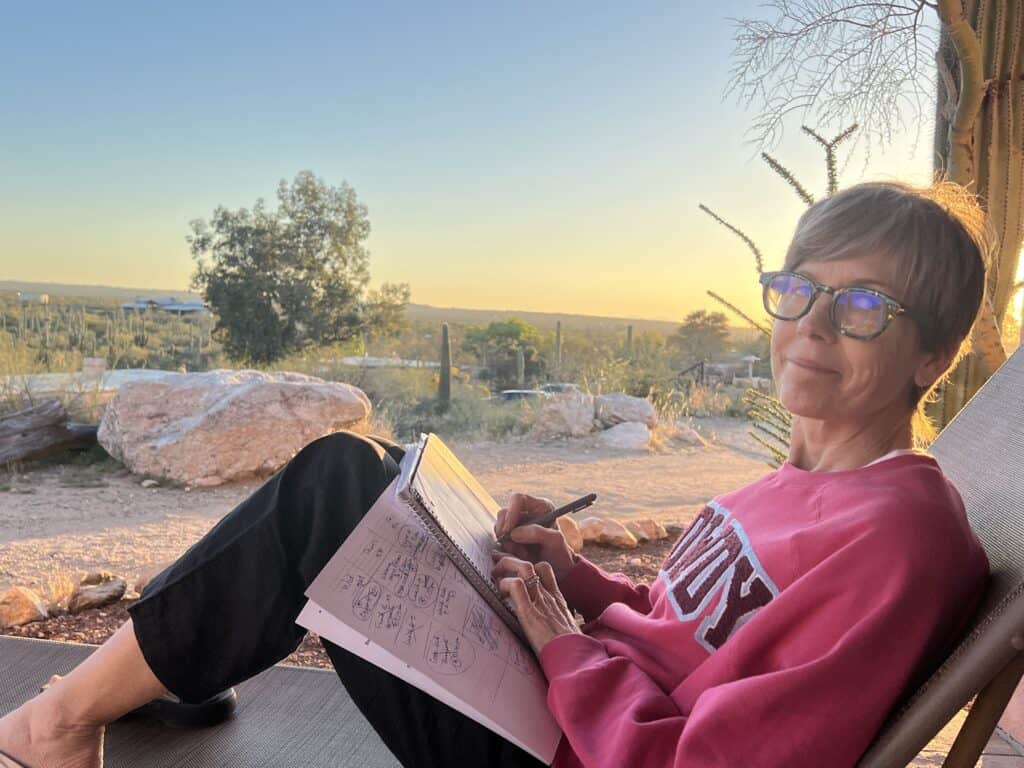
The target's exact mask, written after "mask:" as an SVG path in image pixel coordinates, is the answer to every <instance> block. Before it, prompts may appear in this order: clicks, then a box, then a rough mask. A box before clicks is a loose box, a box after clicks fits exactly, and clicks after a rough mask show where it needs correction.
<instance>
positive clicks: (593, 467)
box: [0, 419, 769, 589]
mask: <svg viewBox="0 0 1024 768" xmlns="http://www.w3.org/2000/svg"><path fill="white" fill-rule="evenodd" d="M695 426H696V427H697V428H698V430H699V431H700V432H701V433H702V434H704V435H705V436H706V437H708V438H709V439H710V445H709V446H708V447H706V448H692V447H687V448H675V449H671V450H666V451H664V452H646V451H644V452H622V451H615V450H610V449H606V448H601V447H598V446H597V445H596V443H595V441H594V440H593V439H581V440H571V441H564V442H555V443H550V444H543V445H538V444H536V443H531V442H507V443H460V442H454V444H453V447H454V448H455V451H456V453H457V454H458V455H459V456H460V458H462V459H463V461H464V462H465V463H466V465H467V466H468V467H469V469H470V470H471V471H472V472H473V473H474V474H475V475H476V476H477V477H478V478H479V479H480V481H481V483H482V484H483V485H484V486H485V487H486V488H487V489H488V490H489V491H490V492H491V493H492V494H493V495H494V497H495V498H496V499H498V500H499V501H504V499H506V498H507V496H508V494H509V493H511V492H512V491H516V490H523V491H530V492H534V493H536V494H538V495H546V496H549V497H550V498H552V499H553V500H555V501H556V502H560V501H565V500H568V499H570V498H572V497H574V496H578V495H582V494H583V493H587V492H590V491H594V492H595V493H597V494H598V496H599V501H598V505H596V506H595V507H594V509H593V513H594V514H609V515H617V516H624V515H636V516H640V515H651V516H654V517H657V518H659V519H661V520H664V521H666V522H677V523H684V522H686V521H688V520H689V519H690V517H691V516H692V515H693V513H694V511H695V509H696V508H697V507H699V505H700V504H702V503H703V502H704V501H706V500H707V499H708V498H710V497H711V496H714V495H715V494H717V493H721V492H724V491H727V490H731V489H732V488H737V487H739V486H741V485H743V484H745V483H748V482H750V481H752V480H754V479H756V478H758V477H760V476H761V475H763V474H764V473H765V472H767V471H769V467H768V465H767V464H766V463H765V454H764V452H763V450H761V449H760V448H759V446H758V445H757V443H755V442H754V441H753V440H751V439H750V438H749V437H748V436H747V434H746V433H747V426H746V423H745V422H744V421H742V420H738V419H708V420H703V421H699V422H696V423H695ZM139 480H140V478H138V477H135V476H133V475H131V474H128V473H126V472H124V471H123V470H122V471H115V472H110V471H109V467H107V471H104V470H103V468H102V467H100V468H98V469H97V468H94V467H92V466H89V467H84V468H83V467H76V466H74V465H59V466H49V467H44V468H41V469H37V470H34V471H32V472H30V473H29V474H27V475H19V476H17V477H15V478H14V481H13V482H11V483H10V485H11V488H10V490H7V491H5V492H2V493H0V589H4V588H6V587H8V586H10V585H11V584H19V585H23V586H33V587H38V588H45V587H46V586H47V583H48V581H49V580H50V579H52V578H53V577H55V576H56V575H59V574H67V575H70V576H75V575H76V574H79V573H81V572H83V571H86V570H95V569H100V568H102V569H106V570H110V571H113V572H114V573H117V574H119V575H123V576H126V577H128V578H129V580H130V581H129V583H131V582H132V581H134V579H135V578H136V577H137V576H138V575H139V574H140V573H142V572H144V571H146V570H149V569H151V568H153V567H154V566H158V565H162V564H164V563H166V562H169V561H170V560H173V559H174V558H175V557H177V556H178V555H179V554H180V553H181V552H183V551H184V550H185V549H186V548H187V547H188V546H189V545H190V544H191V543H192V542H193V541H195V540H196V539H198V538H199V537H200V536H202V535H203V534H204V533H205V532H206V531H207V530H209V528H210V527H212V526H213V525H214V523H216V522H217V520H218V519H220V518H221V517H222V516H223V515H224V514H226V513H227V512H229V511H231V509H232V508H233V507H234V506H235V505H236V504H237V503H238V502H240V501H241V500H242V499H244V498H245V497H246V496H248V495H249V494H250V493H252V491H253V490H254V489H255V488H256V485H254V484H244V485H232V486H226V487H221V488H214V489H195V490H186V489H183V488H166V487H157V488H142V487H141V486H140V484H139Z"/></svg>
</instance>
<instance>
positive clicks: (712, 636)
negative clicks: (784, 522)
mask: <svg viewBox="0 0 1024 768" xmlns="http://www.w3.org/2000/svg"><path fill="white" fill-rule="evenodd" d="M658 576H659V578H661V579H662V580H663V581H664V582H665V585H666V592H667V593H668V599H669V603H670V604H671V605H672V607H673V609H674V610H675V613H676V617H677V618H678V619H679V620H680V621H693V620H695V619H697V618H699V617H700V616H701V615H703V614H704V613H705V611H706V610H707V608H708V606H709V605H710V604H711V603H712V601H717V602H716V604H715V607H714V609H713V610H711V611H710V612H709V613H707V615H706V616H705V617H704V620H703V621H701V622H700V625H699V626H698V627H697V631H696V632H695V634H694V639H695V640H696V641H697V643H699V644H700V645H701V646H702V647H703V648H704V649H705V650H707V651H708V653H713V652H714V651H716V650H717V649H719V648H721V647H722V645H723V644H724V643H725V641H726V640H728V639H729V637H730V636H731V635H732V633H733V632H735V631H736V630H737V629H739V628H740V627H741V626H743V625H744V624H745V623H746V622H748V621H750V619H752V618H753V617H754V614H756V613H757V611H758V610H759V609H761V608H762V607H764V606H765V605H768V603H769V602H771V600H772V598H774V597H775V596H776V595H778V594H779V590H778V588H777V587H776V586H775V584H774V582H772V580H771V579H770V578H769V577H768V573H767V572H766V571H765V569H764V567H763V566H762V565H761V562H760V560H758V559H757V554H756V553H755V552H754V550H753V548H752V547H751V546H750V539H749V538H748V537H747V534H746V532H745V531H744V530H743V526H742V525H740V522H739V521H738V520H736V519H734V518H732V517H731V513H730V511H729V510H728V509H726V508H725V507H723V506H722V505H721V504H718V503H717V502H715V501H711V502H709V503H708V504H707V506H705V507H704V509H703V510H701V512H700V514H698V515H697V518H696V519H695V520H694V521H693V523H692V525H690V527H689V529H687V531H686V533H685V534H683V536H682V537H681V538H680V539H679V541H678V542H676V545H675V546H674V547H673V548H672V551H671V552H670V553H669V556H668V558H667V559H666V560H665V564H664V565H663V566H662V569H661V571H660V572H659V573H658Z"/></svg>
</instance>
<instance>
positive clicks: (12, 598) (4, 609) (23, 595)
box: [0, 587, 50, 629]
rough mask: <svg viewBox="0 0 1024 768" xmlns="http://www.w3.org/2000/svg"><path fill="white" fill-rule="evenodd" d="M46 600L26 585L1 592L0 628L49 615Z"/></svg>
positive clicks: (41, 618)
mask: <svg viewBox="0 0 1024 768" xmlns="http://www.w3.org/2000/svg"><path fill="white" fill-rule="evenodd" d="M49 615H50V614H49V611H47V610H46V601H45V600H43V598H42V597H40V596H39V595H38V594H37V593H36V592H34V591H33V590H31V589H26V588H25V587H11V588H10V589H8V590H5V591H4V592H2V593H0V629H7V628H8V627H20V626H21V625H22V624H28V623H29V622H30V621H42V620H43V619H45V618H48V617H49Z"/></svg>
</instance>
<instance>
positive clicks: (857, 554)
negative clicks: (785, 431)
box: [540, 455, 988, 768]
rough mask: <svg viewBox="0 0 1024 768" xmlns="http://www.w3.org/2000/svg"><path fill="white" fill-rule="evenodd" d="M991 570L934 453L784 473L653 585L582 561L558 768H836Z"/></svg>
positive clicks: (554, 699) (850, 756)
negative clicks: (578, 628) (580, 621)
mask: <svg viewBox="0 0 1024 768" xmlns="http://www.w3.org/2000/svg"><path fill="white" fill-rule="evenodd" d="M987 576H988V561H987V559H986V557H985V554H984V551H983V550H982V549H981V546H980V545H979V544H978V541H977V539H976V538H975V536H974V534H973V532H972V531H971V529H970V527H969V526H968V524H967V520H966V518H965V516H964V510H963V504H962V502H961V500H960V497H959V495H958V494H957V492H956V490H955V489H954V488H953V486H952V484H951V483H949V481H947V480H946V479H945V477H944V476H943V475H942V473H941V471H940V470H939V467H938V464H937V463H936V462H935V460H934V459H932V458H931V457H929V456H926V455H903V456H897V457H896V458H890V459H887V460H885V461H881V462H879V463H876V464H872V465H869V466H867V467H861V468H859V469H854V470H848V471H839V472H808V471H806V470H802V469H799V468H797V467H795V466H794V465H792V464H789V463H786V464H784V465H783V466H782V467H781V468H780V469H778V470H776V471H775V472H772V473H770V474H768V475H766V476H765V477H764V478H762V479H760V480H758V481H757V482H755V483H753V484H751V485H748V486H747V487H745V488H742V489H740V490H738V491H734V492H732V493H726V494H724V495H721V496H718V497H716V498H715V499H714V500H713V501H711V502H709V503H708V504H707V506H705V507H704V509H703V510H702V511H701V513H700V514H699V515H698V516H697V518H696V520H694V522H693V524H692V525H691V526H690V528H689V529H688V530H687V531H686V533H684V534H683V535H682V537H680V539H679V541H678V542H676V544H675V546H674V547H673V549H672V551H671V553H670V554H669V556H668V558H667V559H666V560H665V563H664V564H663V565H662V567H661V570H660V572H659V573H658V578H657V579H656V580H655V582H654V583H653V584H652V585H651V586H635V585H633V584H632V583H631V582H630V581H629V580H628V579H627V578H625V577H624V576H621V575H617V576H610V575H608V574H607V573H605V572H603V571H602V570H601V569H599V568H598V567H597V566H595V565H593V564H592V563H589V562H587V561H586V560H581V561H580V562H579V564H577V565H576V567H575V568H574V569H573V570H572V571H570V573H569V575H568V576H567V577H566V579H565V580H564V583H562V584H561V586H562V589H563V592H564V594H565V596H566V599H567V600H568V602H569V604H570V605H571V606H573V607H575V608H576V609H578V610H579V611H580V612H581V613H582V614H583V616H584V618H585V619H586V620H587V624H586V625H585V626H584V628H583V630H584V634H580V635H563V636H561V637H558V638H556V639H554V640H552V641H551V642H549V643H548V644H547V645H545V646H544V648H543V650H542V652H541V657H540V660H541V665H542V666H543V668H544V672H545V673H546V675H547V677H548V680H549V681H550V688H549V691H548V705H549V707H550V708H551V711H552V712H553V713H554V716H555V719H556V720H557V721H558V723H559V725H560V726H561V727H562V729H563V730H564V732H565V736H564V737H563V739H562V742H561V744H560V745H559V749H558V752H557V754H556V756H555V760H554V762H553V765H554V766H558V767H559V768H569V766H587V768H599V767H600V768H626V767H629V768H639V767H640V766H652V767H653V766H666V767H668V766H677V767H678V768H762V767H763V768H769V767H773V768H774V767H775V766H779V767H781V766H785V767H786V768H804V767H806V768H811V767H812V766H813V768H820V766H829V768H841V767H842V766H852V765H854V764H855V763H856V761H857V759H858V758H859V757H860V755H861V754H862V753H863V752H864V750H865V749H866V748H867V746H868V744H869V743H870V742H871V740H872V738H873V737H874V735H875V733H876V731H877V730H878V728H879V727H880V726H881V724H882V722H883V720H884V718H885V716H886V714H887V713H888V712H889V710H890V708H891V707H892V706H893V704H894V702H895V701H896V700H897V699H898V697H899V696H900V694H901V692H902V691H904V689H906V688H907V687H908V686H910V685H917V684H919V683H920V682H922V681H923V678H924V677H925V676H927V674H928V673H929V672H930V671H931V669H932V668H933V667H934V665H935V664H937V663H938V662H939V661H941V659H942V658H943V656H944V655H945V654H946V653H947V652H948V650H949V648H950V646H951V645H952V643H954V642H955V641H956V640H957V639H958V637H959V635H960V634H961V633H962V631H963V629H964V627H965V623H966V622H967V621H968V620H969V619H970V617H971V614H972V613H973V611H974V609H975V607H976V606H977V603H978V601H979V599H980V597H981V595H982V593H983V591H984V588H985V586H986V582H987Z"/></svg>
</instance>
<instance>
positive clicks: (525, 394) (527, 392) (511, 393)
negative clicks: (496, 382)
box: [498, 389, 550, 400]
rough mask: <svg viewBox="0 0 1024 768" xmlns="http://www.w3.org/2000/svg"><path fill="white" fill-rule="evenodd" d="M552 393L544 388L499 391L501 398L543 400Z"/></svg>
mask: <svg viewBox="0 0 1024 768" xmlns="http://www.w3.org/2000/svg"><path fill="white" fill-rule="evenodd" d="M546 397H550V395H549V394H548V393H547V392H545V391H544V390H542V389H503V390H501V392H499V393H498V398H499V399H501V400H543V399H544V398H546Z"/></svg>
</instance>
